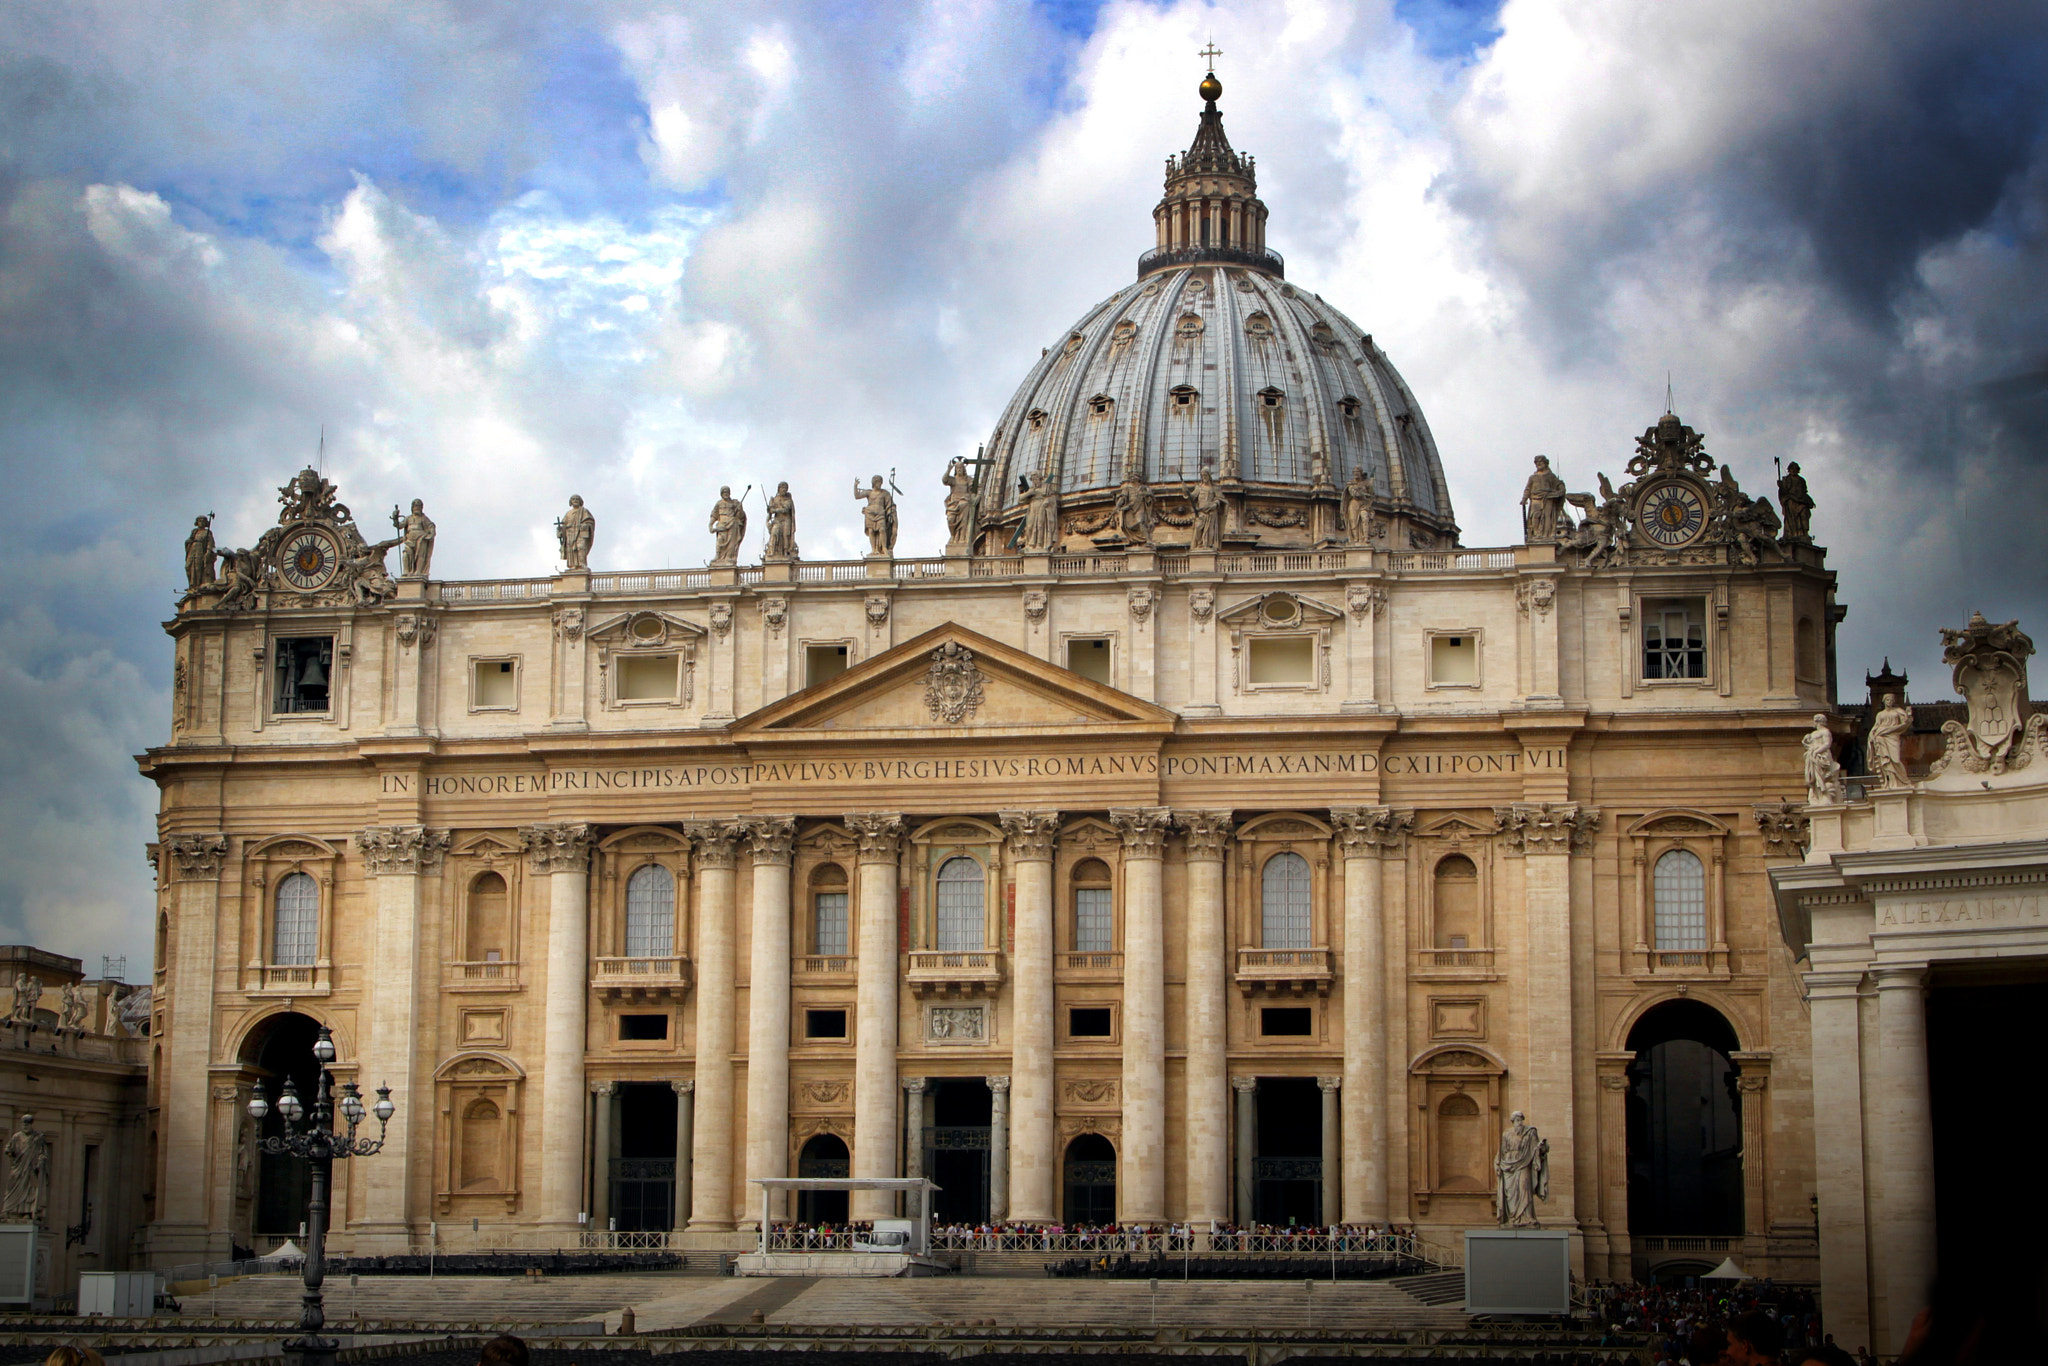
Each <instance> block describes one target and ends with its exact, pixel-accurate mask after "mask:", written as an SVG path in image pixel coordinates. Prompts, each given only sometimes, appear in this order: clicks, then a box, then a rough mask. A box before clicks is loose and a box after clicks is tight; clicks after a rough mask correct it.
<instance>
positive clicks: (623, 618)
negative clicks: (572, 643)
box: [584, 609, 729, 650]
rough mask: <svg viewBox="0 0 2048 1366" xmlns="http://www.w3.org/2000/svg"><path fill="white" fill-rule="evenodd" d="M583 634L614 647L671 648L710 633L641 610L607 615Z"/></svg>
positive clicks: (669, 615) (693, 642)
mask: <svg viewBox="0 0 2048 1366" xmlns="http://www.w3.org/2000/svg"><path fill="white" fill-rule="evenodd" d="M728 610H729V609H728ZM584 634H585V636H587V637H588V638H589V639H591V640H594V641H597V642H599V643H601V644H604V645H609V646H611V647H612V648H614V649H630V650H660V649H671V650H672V649H675V648H676V647H677V646H688V647H691V648H694V647H695V646H696V644H697V642H698V641H700V640H702V639H703V638H704V637H705V636H706V635H708V634H709V632H707V631H706V630H705V629H704V628H703V627H702V626H699V625H698V624H697V623H696V622H694V621H687V620H685V619H684V618H682V617H679V616H676V615H675V614H674V613H672V612H656V611H642V612H620V613H618V614H617V615H616V616H609V617H606V618H604V620H602V621H600V622H598V623H597V624H596V625H594V626H592V627H590V628H589V629H588V630H587V631H585V632H584Z"/></svg>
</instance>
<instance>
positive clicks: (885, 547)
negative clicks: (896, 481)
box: [853, 474, 896, 555]
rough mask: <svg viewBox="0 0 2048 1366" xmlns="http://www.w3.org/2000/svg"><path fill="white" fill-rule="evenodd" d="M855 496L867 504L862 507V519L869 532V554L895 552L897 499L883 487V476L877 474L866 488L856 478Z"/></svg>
mask: <svg viewBox="0 0 2048 1366" xmlns="http://www.w3.org/2000/svg"><path fill="white" fill-rule="evenodd" d="M853 496H854V497H855V498H858V499H859V500H860V501H861V502H862V503H863V504H865V505H866V506H864V507H863V508H862V509H861V514H860V520H861V526H862V528H863V529H865V530H866V532H867V533H868V554H870V555H893V554H895V553H896V500H895V498H893V497H892V496H890V493H889V490H887V489H885V488H883V487H882V476H881V475H879V474H878V475H876V476H875V477H874V478H873V479H871V480H870V481H868V486H867V487H866V488H862V487H861V486H860V480H858V479H856V480H854V481H853Z"/></svg>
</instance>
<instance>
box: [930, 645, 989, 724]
mask: <svg viewBox="0 0 2048 1366" xmlns="http://www.w3.org/2000/svg"><path fill="white" fill-rule="evenodd" d="M924 705H925V709H926V710H927V711H929V712H930V713H931V714H932V720H934V721H944V722H946V723H947V724H948V725H954V726H957V725H959V724H960V723H961V722H963V721H965V720H967V719H968V718H969V717H971V716H973V715H974V713H975V711H976V709H977V708H979V707H980V706H981V670H980V668H979V667H977V666H976V664H975V662H974V652H973V651H972V650H969V649H968V648H967V647H966V646H965V645H962V644H961V643H960V642H959V641H957V640H949V641H947V642H946V643H945V644H944V645H941V646H940V647H939V648H938V649H936V650H933V651H932V667H931V670H930V672H929V673H927V674H926V675H925V684H924Z"/></svg>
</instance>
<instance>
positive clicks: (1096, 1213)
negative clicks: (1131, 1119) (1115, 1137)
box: [1062, 1134, 1116, 1225]
mask: <svg viewBox="0 0 2048 1366" xmlns="http://www.w3.org/2000/svg"><path fill="white" fill-rule="evenodd" d="M1062 1168H1063V1173H1062V1174H1063V1175H1064V1177H1065V1181H1064V1184H1065V1186H1066V1188H1067V1201H1066V1222H1067V1223H1068V1224H1069V1225H1073V1224H1113V1223H1115V1222H1116V1147H1115V1145H1113V1144H1112V1143H1111V1142H1110V1141H1109V1140H1108V1139H1106V1138H1104V1137H1103V1136H1102V1135H1101V1134H1076V1135H1075V1136H1074V1141H1073V1142H1071V1143H1069V1144H1068V1145H1067V1159H1066V1161H1065V1162H1064V1163H1063V1164H1062Z"/></svg>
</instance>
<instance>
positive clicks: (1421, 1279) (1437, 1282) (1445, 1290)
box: [1387, 1271, 1465, 1305]
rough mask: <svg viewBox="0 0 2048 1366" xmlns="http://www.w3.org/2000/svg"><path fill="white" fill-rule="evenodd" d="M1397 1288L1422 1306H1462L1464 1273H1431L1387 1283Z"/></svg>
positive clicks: (1404, 1277)
mask: <svg viewBox="0 0 2048 1366" xmlns="http://www.w3.org/2000/svg"><path fill="white" fill-rule="evenodd" d="M1387 1284H1389V1285H1394V1286H1399V1287H1400V1288H1401V1289H1402V1290H1405V1291H1407V1292H1408V1293H1409V1294H1410V1295H1413V1296H1414V1297H1415V1298H1416V1299H1418V1300H1420V1301H1422V1302H1423V1303H1424V1304H1449V1305H1463V1304H1464V1303H1465V1273H1464V1272H1463V1271H1432V1272H1430V1273H1429V1274H1427V1275H1424V1276H1402V1277H1400V1278H1399V1279H1396V1280H1392V1281H1389V1282H1387Z"/></svg>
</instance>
